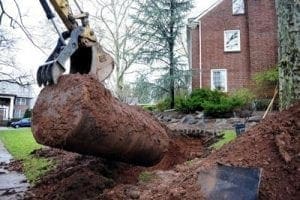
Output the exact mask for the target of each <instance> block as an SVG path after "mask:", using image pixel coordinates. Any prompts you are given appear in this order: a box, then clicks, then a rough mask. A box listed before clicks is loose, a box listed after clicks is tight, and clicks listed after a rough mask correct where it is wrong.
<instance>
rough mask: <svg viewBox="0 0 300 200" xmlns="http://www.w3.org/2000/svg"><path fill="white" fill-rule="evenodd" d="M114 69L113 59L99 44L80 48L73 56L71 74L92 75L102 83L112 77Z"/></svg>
mask: <svg viewBox="0 0 300 200" xmlns="http://www.w3.org/2000/svg"><path fill="white" fill-rule="evenodd" d="M113 69H114V62H113V58H112V57H111V56H110V55H109V54H108V53H106V52H105V51H104V50H103V48H102V47H101V46H100V44H99V43H98V42H96V43H95V44H94V45H92V46H91V47H81V48H78V49H77V50H76V51H75V53H74V54H73V55H72V56H71V67H70V73H71V74H76V73H80V74H91V75H93V76H95V77H96V78H97V79H98V81H99V82H102V81H104V80H105V79H107V78H108V77H109V76H110V74H111V73H112V71H113Z"/></svg>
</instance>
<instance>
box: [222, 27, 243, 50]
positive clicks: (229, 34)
mask: <svg viewBox="0 0 300 200" xmlns="http://www.w3.org/2000/svg"><path fill="white" fill-rule="evenodd" d="M224 51H225V52H239V51H241V34H240V30H226V31H224Z"/></svg>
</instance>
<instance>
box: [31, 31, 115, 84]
mask: <svg viewBox="0 0 300 200" xmlns="http://www.w3.org/2000/svg"><path fill="white" fill-rule="evenodd" d="M82 31H83V27H78V28H76V29H75V30H73V31H72V33H71V38H70V40H69V42H68V44H67V45H64V44H63V42H61V40H59V41H58V43H57V46H56V47H55V49H54V51H53V52H52V54H51V55H50V56H49V58H48V59H47V61H46V63H45V64H44V65H42V66H40V67H39V69H38V72H37V81H38V85H39V86H42V85H44V86H47V85H52V84H56V83H57V81H58V78H59V77H60V76H61V75H62V74H63V73H64V71H65V68H64V65H65V62H66V61H67V60H68V59H69V58H70V59H71V62H70V64H71V66H70V73H71V74H75V73H80V74H91V75H93V76H94V77H96V78H97V79H98V80H99V82H102V81H104V80H105V79H106V78H107V77H108V76H109V75H110V74H111V73H112V71H113V69H114V62H113V58H112V57H111V56H110V55H109V54H108V53H106V52H105V51H104V50H103V48H102V47H101V46H100V44H99V43H98V42H91V41H87V40H84V39H83V38H80V34H81V33H82ZM79 41H80V42H82V41H84V45H82V44H79Z"/></svg>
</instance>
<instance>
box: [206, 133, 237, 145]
mask: <svg viewBox="0 0 300 200" xmlns="http://www.w3.org/2000/svg"><path fill="white" fill-rule="evenodd" d="M222 134H224V136H223V138H222V139H221V140H219V141H218V142H216V143H214V144H213V145H212V146H211V147H212V148H215V149H220V148H221V147H222V146H223V145H224V144H227V143H229V142H230V141H232V140H234V139H235V138H236V133H235V131H233V130H227V131H224V132H223V133H222Z"/></svg>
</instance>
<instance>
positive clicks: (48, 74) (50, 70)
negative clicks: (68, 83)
mask: <svg viewBox="0 0 300 200" xmlns="http://www.w3.org/2000/svg"><path fill="white" fill-rule="evenodd" d="M64 71H65V69H64V68H63V67H61V66H60V65H59V64H58V63H57V62H56V61H51V62H48V63H46V64H44V65H42V66H40V67H39V69H38V71H37V82H38V85H39V86H40V87H41V86H47V85H52V84H54V83H57V80H58V78H59V76H60V75H61V74H62V73H63V72H64Z"/></svg>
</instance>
